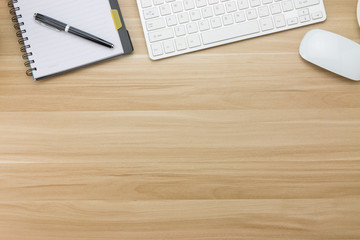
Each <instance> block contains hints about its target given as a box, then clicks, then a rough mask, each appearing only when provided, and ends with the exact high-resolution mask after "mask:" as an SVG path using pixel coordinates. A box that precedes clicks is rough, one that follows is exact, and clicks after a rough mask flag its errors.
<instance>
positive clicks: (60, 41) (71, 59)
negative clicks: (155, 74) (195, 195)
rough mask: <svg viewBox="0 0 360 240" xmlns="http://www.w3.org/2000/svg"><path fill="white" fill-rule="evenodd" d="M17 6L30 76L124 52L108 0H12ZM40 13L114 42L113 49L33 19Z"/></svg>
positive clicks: (53, 71) (67, 68)
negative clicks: (25, 39) (28, 61)
mask: <svg viewBox="0 0 360 240" xmlns="http://www.w3.org/2000/svg"><path fill="white" fill-rule="evenodd" d="M14 6H15V7H19V8H20V10H19V11H17V14H21V15H22V18H20V19H19V20H20V22H24V25H23V26H22V27H21V28H22V29H25V30H26V33H24V35H23V37H24V38H25V37H27V38H28V39H29V40H28V41H27V42H26V44H28V45H30V48H29V49H28V51H29V52H32V53H33V56H31V57H30V59H33V60H34V61H35V63H33V64H32V65H31V67H32V68H34V67H36V68H37V71H34V72H33V75H34V78H35V79H37V78H41V77H44V76H48V75H52V74H56V73H60V72H63V71H66V70H69V69H72V68H76V67H81V66H83V65H86V64H90V63H93V62H96V61H101V60H105V59H107V58H111V57H115V56H118V55H120V54H123V53H124V50H123V47H122V45H121V41H120V38H119V35H118V32H117V30H116V29H115V26H114V22H113V20H112V16H111V7H110V3H109V1H108V0H94V1H87V0H61V1H58V0H18V3H14ZM35 13H41V14H44V15H47V16H49V17H51V18H54V19H57V20H59V21H61V22H64V23H66V24H69V25H70V26H73V27H76V28H79V29H80V30H83V31H85V32H88V33H90V34H93V35H95V36H97V37H100V38H102V39H104V40H106V41H108V42H111V43H113V44H114V45H115V47H114V48H113V49H110V48H107V47H104V46H101V45H98V44H96V43H93V42H91V41H89V40H85V39H83V38H80V37H77V36H74V35H72V34H69V33H65V32H58V31H55V30H53V29H50V28H48V27H45V26H43V25H40V24H39V23H37V22H36V21H35V20H34V14H35Z"/></svg>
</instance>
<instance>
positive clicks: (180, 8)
mask: <svg viewBox="0 0 360 240" xmlns="http://www.w3.org/2000/svg"><path fill="white" fill-rule="evenodd" d="M171 7H172V10H173V13H178V12H182V11H183V10H184V9H183V6H182V3H181V2H174V3H172V4H171Z"/></svg>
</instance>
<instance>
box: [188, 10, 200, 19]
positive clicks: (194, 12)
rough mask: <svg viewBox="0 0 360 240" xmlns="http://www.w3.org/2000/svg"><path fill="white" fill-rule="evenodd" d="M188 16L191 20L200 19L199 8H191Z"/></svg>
mask: <svg viewBox="0 0 360 240" xmlns="http://www.w3.org/2000/svg"><path fill="white" fill-rule="evenodd" d="M190 18H191V21H196V20H200V19H201V13H200V10H199V9H195V10H192V11H191V12H190Z"/></svg>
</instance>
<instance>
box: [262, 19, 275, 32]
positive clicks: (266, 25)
mask: <svg viewBox="0 0 360 240" xmlns="http://www.w3.org/2000/svg"><path fill="white" fill-rule="evenodd" d="M260 26H261V30H263V31H269V30H272V29H274V23H273V20H272V18H271V17H269V18H264V19H260Z"/></svg>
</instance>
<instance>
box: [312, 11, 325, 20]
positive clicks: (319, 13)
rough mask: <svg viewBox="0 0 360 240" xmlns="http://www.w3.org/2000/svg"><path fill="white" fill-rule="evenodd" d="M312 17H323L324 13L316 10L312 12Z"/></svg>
mask: <svg viewBox="0 0 360 240" xmlns="http://www.w3.org/2000/svg"><path fill="white" fill-rule="evenodd" d="M311 17H312V19H314V20H316V19H319V18H322V17H323V14H322V12H314V13H313V14H311Z"/></svg>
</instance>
